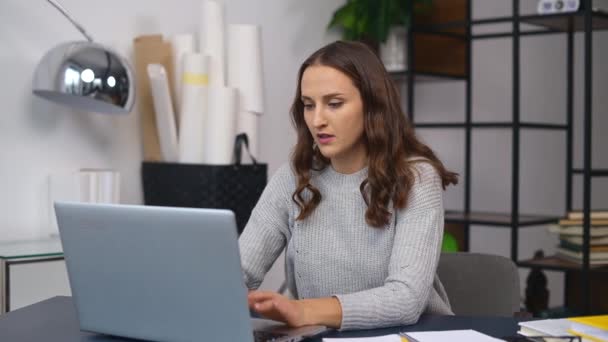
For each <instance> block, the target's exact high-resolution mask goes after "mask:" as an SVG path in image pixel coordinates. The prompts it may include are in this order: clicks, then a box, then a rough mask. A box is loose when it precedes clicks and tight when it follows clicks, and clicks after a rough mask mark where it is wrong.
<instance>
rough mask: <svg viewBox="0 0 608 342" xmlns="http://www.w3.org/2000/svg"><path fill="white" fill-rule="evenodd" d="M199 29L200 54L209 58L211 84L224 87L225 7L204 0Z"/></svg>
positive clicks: (215, 2)
mask: <svg viewBox="0 0 608 342" xmlns="http://www.w3.org/2000/svg"><path fill="white" fill-rule="evenodd" d="M201 11H202V18H201V24H200V28H199V30H200V31H199V52H200V53H202V54H203V55H206V56H209V57H210V59H209V84H210V85H212V86H217V87H223V86H225V85H226V80H225V73H226V70H225V66H224V65H225V61H224V58H225V51H224V30H225V27H226V26H225V25H224V5H223V4H221V3H219V2H217V1H210V0H203V3H202V8H201Z"/></svg>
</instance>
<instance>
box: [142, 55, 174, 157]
mask: <svg viewBox="0 0 608 342" xmlns="http://www.w3.org/2000/svg"><path fill="white" fill-rule="evenodd" d="M148 78H149V79H150V88H151V90H152V100H153V101H152V102H153V103H154V112H155V113H156V128H157V129H158V137H159V140H160V149H161V152H162V155H163V159H164V160H165V161H168V162H173V163H175V162H177V161H178V160H179V150H178V147H177V129H176V127H175V114H174V112H173V104H172V101H171V93H170V90H169V79H168V76H167V72H166V70H165V68H164V67H163V66H162V65H160V64H148Z"/></svg>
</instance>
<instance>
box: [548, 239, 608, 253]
mask: <svg viewBox="0 0 608 342" xmlns="http://www.w3.org/2000/svg"><path fill="white" fill-rule="evenodd" d="M559 247H560V248H564V249H567V250H569V251H573V252H582V251H583V245H582V244H577V243H571V242H569V241H567V240H560V241H559ZM589 251H590V252H593V253H597V252H608V245H590V246H589Z"/></svg>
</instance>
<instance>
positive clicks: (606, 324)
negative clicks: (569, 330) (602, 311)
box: [568, 315, 608, 330]
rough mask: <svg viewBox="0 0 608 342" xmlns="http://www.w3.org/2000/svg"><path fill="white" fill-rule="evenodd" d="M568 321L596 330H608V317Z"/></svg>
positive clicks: (574, 318) (584, 317) (581, 317)
mask: <svg viewBox="0 0 608 342" xmlns="http://www.w3.org/2000/svg"><path fill="white" fill-rule="evenodd" d="M568 320H570V321H572V322H576V323H580V324H585V325H589V326H592V327H594V328H599V329H604V330H608V315H598V316H579V317H570V318H568Z"/></svg>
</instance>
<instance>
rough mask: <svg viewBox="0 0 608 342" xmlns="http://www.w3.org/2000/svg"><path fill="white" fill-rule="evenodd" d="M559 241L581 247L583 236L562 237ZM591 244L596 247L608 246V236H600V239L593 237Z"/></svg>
mask: <svg viewBox="0 0 608 342" xmlns="http://www.w3.org/2000/svg"><path fill="white" fill-rule="evenodd" d="M559 239H560V240H562V241H568V242H569V243H573V244H576V245H579V246H582V245H583V237H582V236H576V235H560V236H559ZM589 244H590V245H591V246H596V245H608V236H598V237H591V239H590V240H589Z"/></svg>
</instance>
